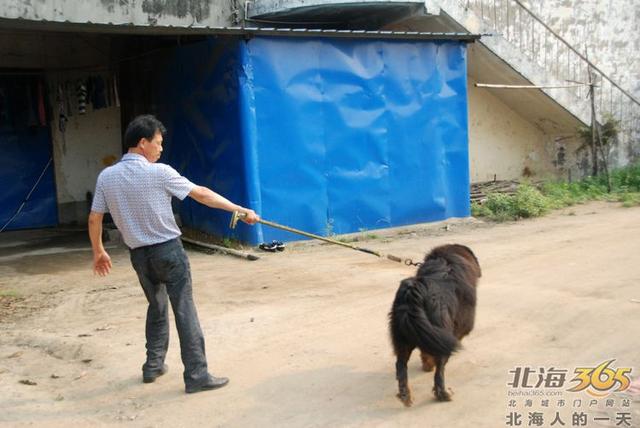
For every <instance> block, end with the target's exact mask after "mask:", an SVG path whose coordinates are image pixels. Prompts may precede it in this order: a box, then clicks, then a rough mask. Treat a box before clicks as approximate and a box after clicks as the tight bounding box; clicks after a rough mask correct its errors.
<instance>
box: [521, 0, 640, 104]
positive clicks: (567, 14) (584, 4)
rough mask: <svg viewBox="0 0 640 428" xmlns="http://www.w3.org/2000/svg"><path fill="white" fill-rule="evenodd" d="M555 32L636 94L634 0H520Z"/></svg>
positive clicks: (637, 8)
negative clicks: (585, 53) (586, 53)
mask: <svg viewBox="0 0 640 428" xmlns="http://www.w3.org/2000/svg"><path fill="white" fill-rule="evenodd" d="M523 3H524V4H525V5H526V6H527V7H528V8H529V9H530V10H531V11H533V12H534V13H535V14H537V15H538V16H539V17H540V18H541V19H542V20H543V21H544V22H546V23H547V25H549V26H550V27H551V28H553V30H554V31H555V32H557V33H558V34H560V35H561V36H562V37H563V38H564V39H565V40H567V41H568V42H569V43H571V44H572V45H573V46H574V47H575V48H576V49H578V50H580V51H581V52H582V51H584V49H585V48H587V49H588V53H589V58H590V59H591V61H592V62H593V63H594V64H596V65H597V66H598V67H599V68H600V69H601V70H602V71H604V72H605V73H606V74H608V75H609V77H610V78H612V79H613V80H614V81H615V82H617V83H618V84H619V85H620V86H622V87H623V88H624V89H626V90H627V91H628V92H630V93H631V94H632V95H634V96H635V97H636V98H640V80H638V74H640V55H638V52H639V51H640V31H639V29H640V2H638V0H604V1H603V0H580V1H575V0H536V1H531V0H524V1H523Z"/></svg>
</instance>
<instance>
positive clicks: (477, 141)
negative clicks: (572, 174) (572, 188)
mask: <svg viewBox="0 0 640 428" xmlns="http://www.w3.org/2000/svg"><path fill="white" fill-rule="evenodd" d="M475 83H476V82H475V81H474V80H473V79H471V78H469V80H468V94H469V95H468V97H469V163H470V165H469V167H470V178H471V182H472V183H475V182H481V181H489V180H493V179H494V175H495V176H496V178H497V179H498V180H511V179H519V178H521V177H522V176H523V172H524V170H525V167H526V168H528V169H529V171H531V173H532V174H533V176H532V178H533V179H540V178H547V177H554V176H556V175H557V174H558V171H557V169H556V168H555V166H554V160H555V157H556V145H555V143H553V141H552V138H551V137H550V136H549V135H546V134H545V133H544V132H542V131H541V130H540V129H539V128H537V127H536V126H535V125H534V124H533V123H531V122H530V121H528V120H526V119H525V118H523V117H522V116H520V115H518V114H517V113H516V112H514V111H513V110H512V109H511V108H510V107H509V106H507V105H506V104H505V103H503V102H502V101H500V100H499V99H498V98H496V97H495V96H494V95H492V94H491V93H490V92H489V91H487V90H486V89H484V88H476V87H475V86H474V84H475Z"/></svg>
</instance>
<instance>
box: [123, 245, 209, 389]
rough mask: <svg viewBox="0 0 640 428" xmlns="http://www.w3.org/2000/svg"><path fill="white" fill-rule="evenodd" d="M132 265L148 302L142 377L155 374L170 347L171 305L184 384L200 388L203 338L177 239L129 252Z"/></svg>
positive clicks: (204, 374) (204, 366)
mask: <svg viewBox="0 0 640 428" xmlns="http://www.w3.org/2000/svg"><path fill="white" fill-rule="evenodd" d="M130 255H131V264H132V265H133V268H134V269H135V271H136V273H137V274H138V279H139V280H140V285H142V289H143V290H144V294H145V296H146V297H147V301H148V302H149V308H148V309H147V324H146V338H147V361H146V362H145V363H144V365H143V366H142V372H143V375H154V374H157V373H158V372H159V371H160V370H161V369H162V366H163V364H164V359H165V356H166V355H167V348H168V347H169V317H168V315H169V312H168V310H169V305H168V301H170V302H171V307H172V309H173V314H174V318H175V320H176V327H177V330H178V336H179V338H180V353H181V356H182V363H183V364H184V375H183V376H184V383H185V385H187V386H196V385H201V384H203V383H204V382H206V381H207V379H208V370H207V359H206V355H205V351H204V336H203V335H202V329H201V328H200V322H199V321H198V314H197V312H196V307H195V305H194V303H193V294H192V289H191V268H190V266H189V259H188V258H187V254H186V253H185V251H184V248H183V247H182V242H181V241H180V239H179V238H176V239H172V240H170V241H167V242H163V243H161V244H155V245H149V246H145V247H140V248H135V249H133V250H131V251H130Z"/></svg>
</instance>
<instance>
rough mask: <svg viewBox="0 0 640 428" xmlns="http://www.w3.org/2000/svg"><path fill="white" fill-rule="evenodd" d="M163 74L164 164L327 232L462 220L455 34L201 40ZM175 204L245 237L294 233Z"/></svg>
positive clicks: (461, 120) (461, 79)
mask: <svg viewBox="0 0 640 428" xmlns="http://www.w3.org/2000/svg"><path fill="white" fill-rule="evenodd" d="M170 70H171V71H170V72H169V73H168V74H167V76H168V77H169V78H170V81H171V82H180V85H178V86H176V85H174V87H175V89H174V90H173V91H171V92H170V94H169V97H168V98H169V99H170V100H171V106H169V108H167V109H166V111H165V113H163V117H162V118H163V119H165V121H167V125H168V128H169V131H170V135H169V139H168V142H167V146H168V148H167V150H166V156H165V158H164V161H165V162H168V163H170V164H172V165H174V166H175V167H177V168H178V169H179V170H180V171H181V172H182V173H183V174H184V175H186V176H187V177H189V178H190V179H192V180H193V181H195V182H198V183H200V184H204V185H207V186H210V187H212V188H213V189H214V190H216V191H218V192H220V193H222V194H224V195H225V196H227V197H228V198H229V199H232V200H234V201H236V202H238V203H240V204H244V205H247V206H250V207H251V208H253V209H255V210H256V211H257V212H258V213H260V214H261V215H262V216H263V217H264V218H266V219H270V220H273V221H276V222H279V223H284V224H287V225H289V226H292V227H296V228H299V229H304V230H307V231H309V232H312V233H317V234H321V235H328V234H333V233H337V234H340V233H348V232H356V231H359V230H370V229H378V228H384V227H391V226H400V225H406V224H413V223H419V222H426V221H434V220H442V219H445V218H448V217H463V216H467V215H469V166H468V135H467V91H466V51H465V44H464V43H463V42H458V41H418V40H414V41H398V40H368V39H367V40H365V39H330V38H286V37H255V38H252V39H250V40H240V39H236V40H234V41H232V42H228V41H227V42H225V43H220V42H216V41H214V40H210V41H207V42H204V43H200V44H196V45H192V46H189V47H185V48H182V49H180V50H178V51H177V54H176V58H175V62H174V64H173V66H172V67H171V69H170ZM180 212H181V215H182V218H183V221H184V223H185V224H186V225H188V226H191V227H194V228H197V229H201V230H204V231H206V232H209V233H213V234H216V235H222V236H232V237H236V238H239V239H241V240H243V241H247V242H251V243H257V242H261V241H270V240H271V239H281V240H292V239H300V238H299V237H298V236H295V235H291V234H289V233H287V232H283V231H279V230H276V229H273V228H268V227H266V226H257V227H254V228H250V227H246V226H243V227H242V228H240V229H238V230H236V231H230V230H229V229H228V218H229V215H228V214H225V213H220V212H215V210H210V209H207V208H202V207H198V206H197V204H195V203H186V204H184V203H183V204H182V205H181V208H180Z"/></svg>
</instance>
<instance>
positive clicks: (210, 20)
mask: <svg viewBox="0 0 640 428" xmlns="http://www.w3.org/2000/svg"><path fill="white" fill-rule="evenodd" d="M243 4H244V2H243V1H240V0H228V1H216V0H138V1H129V0H56V1H44V0H30V1H27V0H3V1H2V2H0V18H7V19H18V18H19V19H23V20H34V21H49V22H53V23H56V22H59V23H64V22H70V23H87V22H91V23H93V24H108V25H113V24H115V25H122V26H128V25H135V26H142V27H168V26H173V27H224V26H231V25H236V24H238V23H239V19H240V17H241V15H240V11H241V10H242V5H243Z"/></svg>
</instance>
